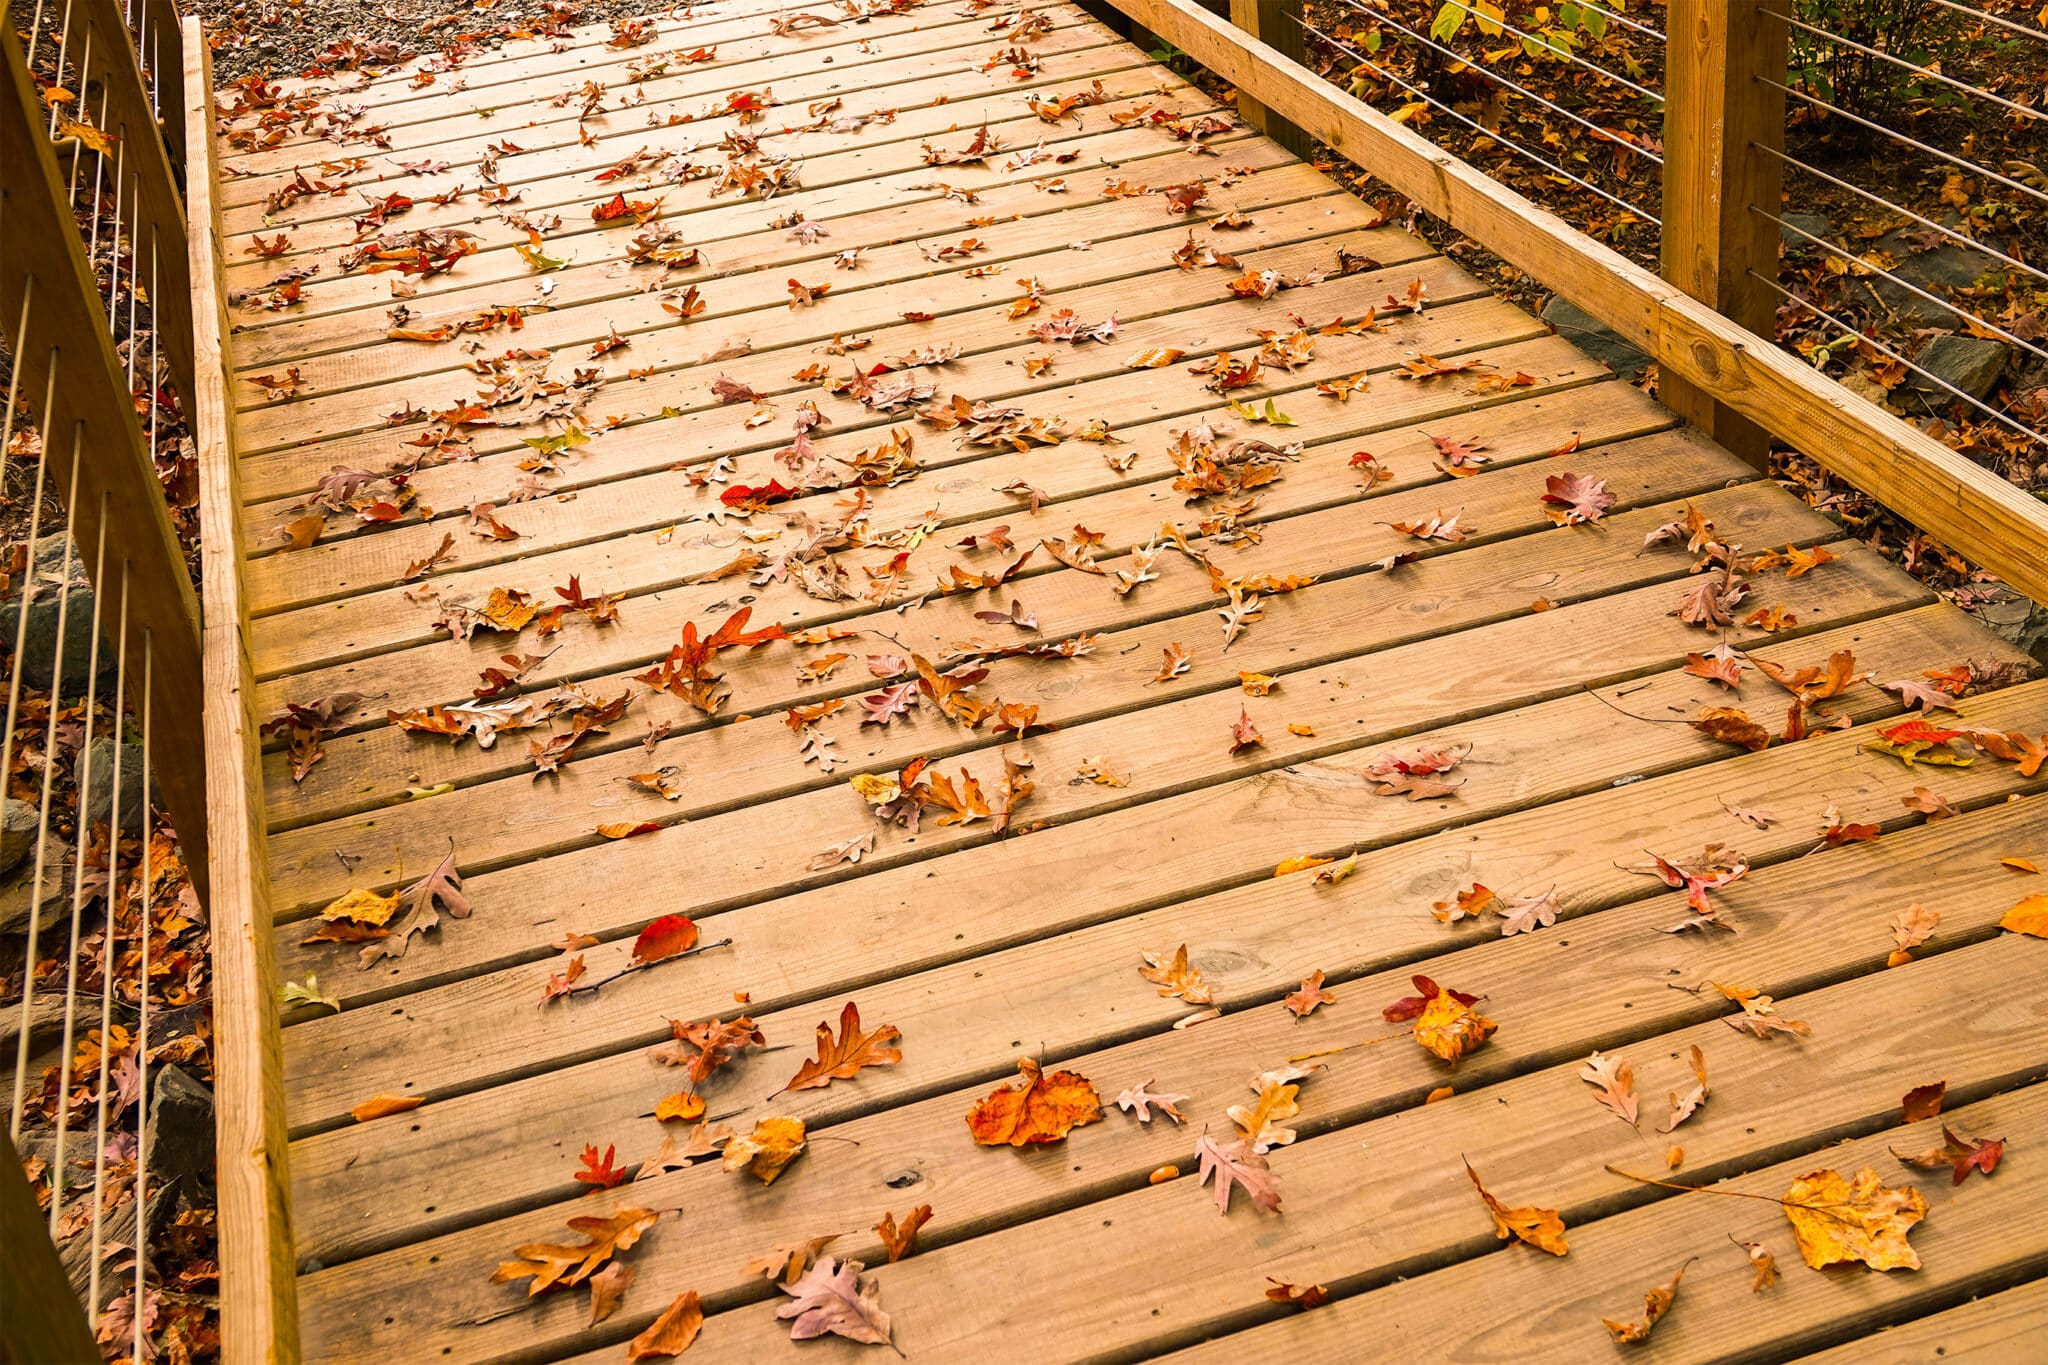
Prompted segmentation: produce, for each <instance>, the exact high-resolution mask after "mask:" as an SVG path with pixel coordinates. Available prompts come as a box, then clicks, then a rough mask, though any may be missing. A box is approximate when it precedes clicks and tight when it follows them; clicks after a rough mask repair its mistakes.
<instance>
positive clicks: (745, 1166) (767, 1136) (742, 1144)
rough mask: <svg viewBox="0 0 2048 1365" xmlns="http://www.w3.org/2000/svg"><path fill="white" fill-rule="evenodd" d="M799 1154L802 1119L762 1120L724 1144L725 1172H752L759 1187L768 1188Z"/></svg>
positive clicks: (801, 1140) (802, 1126) (802, 1139)
mask: <svg viewBox="0 0 2048 1365" xmlns="http://www.w3.org/2000/svg"><path fill="white" fill-rule="evenodd" d="M803 1151H804V1121H803V1120H802V1119H790V1118H775V1119H762V1120H761V1121H760V1122H759V1123H757V1124H755V1125H754V1131H753V1132H751V1133H749V1134H747V1135H746V1136H745V1137H743V1138H734V1139H733V1140H732V1141H731V1142H728V1143H726V1144H725V1169H727V1170H728V1171H741V1170H747V1171H752V1172H753V1173H754V1175H755V1176H757V1177H759V1179H760V1181H761V1183H762V1184H763V1185H772V1184H774V1183H775V1177H776V1176H778V1175H781V1174H782V1170H783V1168H784V1167H785V1166H787V1165H789V1163H790V1162H792V1161H794V1160H796V1159H797V1158H798V1157H800V1156H802V1155H803Z"/></svg>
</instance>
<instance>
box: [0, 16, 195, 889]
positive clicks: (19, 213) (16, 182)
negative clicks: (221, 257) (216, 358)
mask: <svg viewBox="0 0 2048 1365" xmlns="http://www.w3.org/2000/svg"><path fill="white" fill-rule="evenodd" d="M123 41H124V42H125V35H123ZM125 50H126V49H125V48H117V49H115V51H116V52H117V53H118V52H123V51H125ZM0 87H4V88H0V164H4V165H5V166H6V167H7V175H6V176H5V178H4V179H0V223H4V224H5V226H6V232H7V238H8V247H7V250H6V251H5V252H0V320H4V322H5V325H6V326H7V327H9V328H10V329H11V328H13V327H15V326H16V325H18V324H17V320H18V319H20V318H21V317H22V300H23V296H24V295H25V294H32V295H33V297H32V298H31V300H30V307H29V311H28V314H27V316H28V319H29V325H28V329H27V333H26V335H23V336H12V335H10V340H11V341H12V343H13V349H14V363H15V365H16V367H17V372H18V373H19V375H20V376H21V392H23V393H24V394H33V395H40V394H42V393H44V392H46V391H47V392H49V393H50V394H51V396H52V402H51V406H50V410H49V411H48V412H46V413H40V414H38V415H39V417H40V418H41V419H42V421H43V429H44V431H45V432H46V433H48V434H49V439H48V440H47V441H46V448H45V450H44V452H43V458H44V459H46V460H48V461H49V473H50V475H51V479H52V482H53V484H54V485H55V487H56V488H57V489H58V490H59V494H60V496H61V497H63V498H64V499H65V500H66V501H67V502H68V503H69V504H70V505H71V506H72V507H73V508H74V513H73V517H72V521H71V524H70V527H69V531H70V534H71V536H72V538H73V541H74V543H75V544H77V545H79V546H95V545H97V544H99V542H100V535H101V527H102V525H104V526H105V527H106V528H107V531H108V534H107V536H106V544H107V547H108V553H109V556H110V562H109V563H108V564H107V566H106V568H105V569H104V570H103V571H102V579H103V581H102V582H101V583H100V584H98V585H96V586H99V587H100V589H101V591H103V592H104V591H108V589H109V588H110V587H111V586H112V585H113V584H114V583H116V582H120V581H125V582H126V585H127V588H126V592H127V604H126V605H127V610H126V612H125V617H126V620H127V635H126V643H127V648H128V650H129V651H130V653H129V657H131V658H134V659H142V658H144V657H145V656H147V657H149V658H150V659H151V660H152V667H153V668H154V671H155V679H156V682H155V687H156V696H157V697H158V698H159V699H160V703H161V706H162V708H163V710H162V713H163V714H166V715H183V716H192V715H195V714H197V711H198V707H199V699H200V690H201V689H200V666H199V602H198V598H197V596H196V595H195V594H194V593H193V591H192V583H191V579H190V578H189V577H188V576H187V573H186V569H185V558H184V554H183V553H182V551H181V550H180V548H179V545H178V539H177V536H176V534H175V533H174V532H173V531H172V529H171V522H170V516H169V514H168V512H167V511H166V509H165V506H164V490H163V486H162V484H161V483H159V482H158V480H157V473H156V463H155V460H154V458H153V456H152V453H151V451H150V450H149V448H148V446H147V444H146V443H145V441H144V439H143V433H142V430H141V428H140V427H139V426H138V425H137V423H136V418H135V403H134V400H133V398H132V397H131V395H130V394H129V391H128V383H127V380H126V378H125V376H124V371H123V367H122V363H121V361H120V359H119V358H118V357H117V356H116V354H115V351H114V345H113V340H112V338H111V336H110V335H109V329H108V323H107V317H106V314H105V313H104V312H103V311H102V310H101V305H100V294H99V286H98V282H97V279H96V277H95V276H94V274H93V271H92V269H91V267H90V266H89V264H88V263H87V261H86V258H85V249H84V247H83V246H82V245H81V244H80V242H79V239H78V231H77V227H76V225H75V223H74V222H73V221H72V217H71V208H70V205H71V199H70V195H69V193H68V191H67V190H66V189H65V185H64V181H63V179H62V178H61V177H60V175H59V173H58V170H57V161H56V156H55V153H54V151H53V149H52V147H51V144H50V140H49V138H48V136H47V135H46V133H45V128H46V126H47V125H46V122H45V116H44V113H43V106H42V101H41V99H40V98H39V97H38V95H37V92H36V89H35V85H34V82H33V80H32V79H31V78H30V76H29V72H28V67H27V65H26V63H25V61H24V59H23V54H22V50H21V45H20V43H19V42H18V41H17V39H16V38H15V35H14V31H13V26H12V25H0ZM137 88H138V89H139V88H140V87H139V84H138V87H137ZM148 141H149V142H151V143H152V144H154V143H155V142H156V139H155V136H154V133H153V132H152V133H151V136H150V137H149V138H148ZM159 151H161V149H160V148H159ZM172 226H173V227H177V226H178V225H177V224H176V223H174V224H173V225H172ZM167 246H168V251H169V254H171V255H174V256H176V257H177V258H178V265H179V270H178V276H179V278H180V279H182V278H183V275H184V270H183V255H184V234H183V231H182V228H179V229H178V235H177V236H176V238H175V239H172V240H170V241H169V242H168V243H167ZM184 301H186V302H189V300H184ZM157 325H158V326H159V327H164V326H168V325H170V324H169V323H168V321H167V320H166V319H165V318H163V317H162V316H161V315H159V316H158V318H157ZM166 341H168V338H166ZM187 353H188V355H189V350H188V352H187ZM53 371H54V374H55V379H54V382H52V372H53ZM74 449H75V450H77V451H78V452H80V457H79V459H78V460H77V461H76V462H75V466H74V462H73V460H72V459H71V455H72V452H73V451H74ZM74 467H75V468H76V471H77V483H76V486H75V487H74V486H72V483H71V480H72V474H73V469H74ZM109 596H110V597H111V593H109ZM157 735H158V739H159V742H160V743H161V744H162V746H163V752H162V754H161V756H160V757H159V759H158V760H157V763H156V765H155V766H156V773H157V778H158V784H159V786H160V788H161V790H162V792H163V801H164V806H165V808H166V810H167V811H168V812H169V814H170V817H171V823H172V824H173V825H174V826H176V828H177V831H178V837H179V840H180V842H181V843H182V844H183V845H184V850H185V856H186V858H187V859H188V861H189V863H190V868H191V874H192V882H193V888H194V890H196V891H197V892H199V894H200V896H201V897H202V900H203V899H204V897H205V895H206V892H207V889H208V888H207V883H206V787H205V782H204V779H203V773H204V770H205V752H206V746H205V744H204V742H203V740H202V738H201V735H200V731H199V727H198V726H197V725H193V724H185V725H175V724H173V725H164V726H160V727H158V730H157Z"/></svg>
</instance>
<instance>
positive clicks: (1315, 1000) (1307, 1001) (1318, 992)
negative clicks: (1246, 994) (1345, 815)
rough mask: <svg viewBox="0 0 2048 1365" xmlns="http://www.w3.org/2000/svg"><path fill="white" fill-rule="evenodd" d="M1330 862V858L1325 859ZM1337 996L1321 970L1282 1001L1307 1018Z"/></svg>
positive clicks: (1297, 1013) (1298, 1015)
mask: <svg viewBox="0 0 2048 1365" xmlns="http://www.w3.org/2000/svg"><path fill="white" fill-rule="evenodd" d="M1323 861H1324V862H1328V861H1329V859H1327V858H1325V859H1323ZM1336 1001H1337V997H1336V996H1334V995H1332V994H1330V992H1328V991H1326V990H1324V989H1323V974H1322V972H1321V971H1320V970H1317V971H1313V972H1310V973H1309V974H1308V975H1307V976H1305V977H1303V978H1302V979H1301V989H1300V990H1298V991H1296V992H1294V994H1292V995H1290V996H1288V997H1287V998H1286V999H1285V1000H1283V1001H1281V1002H1280V1003H1281V1004H1283V1005H1285V1006H1287V1008H1288V1010H1289V1011H1291V1012H1292V1013H1293V1015H1294V1017H1295V1018H1297V1019H1306V1018H1308V1016H1309V1015H1311V1014H1314V1013H1315V1012H1316V1008H1317V1007H1318V1006H1320V1005H1332V1004H1335V1003H1336Z"/></svg>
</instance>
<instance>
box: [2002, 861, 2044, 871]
mask: <svg viewBox="0 0 2048 1365" xmlns="http://www.w3.org/2000/svg"><path fill="white" fill-rule="evenodd" d="M1998 865H1999V866H2000V867H2009V868H2011V869H2012V870H2013V871H2015V872H2039V871H2040V870H2041V869H2040V868H2038V867H2036V866H2034V865H2033V864H2032V863H2030V862H2028V861H2027V860H2026V859H2025V858H2000V859H1999V860H1998Z"/></svg>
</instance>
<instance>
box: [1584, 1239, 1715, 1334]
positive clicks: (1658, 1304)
mask: <svg viewBox="0 0 2048 1365" xmlns="http://www.w3.org/2000/svg"><path fill="white" fill-rule="evenodd" d="M1691 1264H1692V1262H1691V1261H1689V1260H1688V1261H1687V1262H1686V1263H1685V1265H1682V1266H1680V1267H1678V1269H1676V1270H1674V1271H1672V1272H1671V1278H1670V1279H1668V1280H1666V1281H1665V1282H1664V1283H1663V1284H1660V1285H1658V1286H1657V1287H1656V1288H1655V1289H1652V1290H1650V1291H1649V1292H1647V1293H1645V1294H1644V1295H1643V1320H1642V1321H1641V1322H1616V1321H1615V1320H1614V1319H1613V1318H1602V1319H1601V1320H1600V1321H1601V1323H1602V1325H1604V1326H1605V1327H1606V1328H1607V1330H1608V1331H1609V1332H1611V1333H1613V1334H1614V1339H1615V1340H1616V1341H1618V1342H1624V1343H1626V1342H1637V1341H1648V1340H1649V1339H1650V1332H1651V1330H1652V1329H1654V1328H1655V1327H1656V1325H1657V1321H1658V1319H1660V1318H1662V1317H1663V1316H1664V1315H1665V1314H1666V1313H1668V1312H1670V1311H1671V1305H1672V1304H1673V1303H1674V1302H1676V1300H1677V1298H1678V1282H1679V1281H1680V1280H1681V1279H1683V1278H1685V1266H1687V1265H1691Z"/></svg>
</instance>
